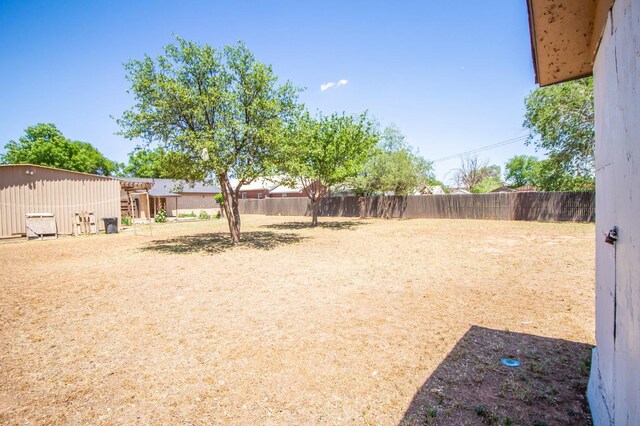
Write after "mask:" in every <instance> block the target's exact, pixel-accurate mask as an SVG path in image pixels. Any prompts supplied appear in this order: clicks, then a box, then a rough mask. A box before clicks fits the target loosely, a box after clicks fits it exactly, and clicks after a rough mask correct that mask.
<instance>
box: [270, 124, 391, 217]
mask: <svg viewBox="0 0 640 426" xmlns="http://www.w3.org/2000/svg"><path fill="white" fill-rule="evenodd" d="M378 138H379V136H378V132H377V130H376V127H375V125H374V123H373V122H372V121H371V120H370V119H369V118H368V117H367V114H366V113H363V114H360V115H358V116H355V115H346V114H336V113H334V114H331V115H323V114H318V115H317V116H316V117H312V116H311V115H310V114H309V113H308V112H304V113H302V114H300V116H299V117H298V120H297V121H296V122H295V124H294V125H293V126H291V128H290V129H289V136H288V138H287V144H286V150H285V151H284V153H283V157H282V162H281V170H282V171H283V172H284V174H285V176H286V177H285V178H284V182H285V183H288V184H291V185H296V184H299V185H301V186H302V187H303V188H305V191H306V193H307V195H308V197H309V199H310V200H311V203H312V210H313V216H312V221H311V223H312V225H313V226H315V225H317V223H318V215H317V213H318V212H317V208H318V202H319V200H320V199H321V198H323V197H325V196H326V195H327V193H328V190H329V189H330V188H331V187H333V186H335V185H337V184H340V183H344V182H346V181H347V180H348V179H350V178H354V177H355V176H357V175H358V173H360V171H361V170H362V168H363V166H364V164H365V162H366V161H367V160H368V159H369V157H370V155H371V150H372V148H373V146H374V145H375V144H376V142H377V141H378Z"/></svg>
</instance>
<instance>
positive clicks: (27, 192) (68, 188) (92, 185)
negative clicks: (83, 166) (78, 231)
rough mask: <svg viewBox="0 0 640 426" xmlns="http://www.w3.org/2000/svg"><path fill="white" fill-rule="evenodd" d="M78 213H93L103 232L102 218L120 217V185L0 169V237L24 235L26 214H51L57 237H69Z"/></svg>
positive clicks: (22, 168)
mask: <svg viewBox="0 0 640 426" xmlns="http://www.w3.org/2000/svg"><path fill="white" fill-rule="evenodd" d="M28 172H33V174H31V173H28ZM80 211H91V212H94V213H95V215H96V220H97V222H98V227H99V229H100V230H103V229H104V224H103V223H102V218H103V217H118V218H119V217H120V182H119V181H117V180H115V179H110V178H105V177H101V176H93V175H88V174H84V173H75V172H70V171H67V170H59V169H52V168H48V167H40V166H30V165H11V166H0V237H8V236H11V235H17V234H24V233H25V232H26V229H25V214H26V213H53V214H54V215H55V217H56V224H57V227H58V233H59V234H72V233H73V218H74V213H76V212H80Z"/></svg>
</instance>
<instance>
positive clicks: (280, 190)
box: [269, 184, 304, 194]
mask: <svg viewBox="0 0 640 426" xmlns="http://www.w3.org/2000/svg"><path fill="white" fill-rule="evenodd" d="M303 189H304V187H303V186H302V185H299V184H298V185H296V186H294V187H290V186H286V185H278V186H277V187H275V188H274V189H272V190H271V191H269V194H300V193H302V190H303Z"/></svg>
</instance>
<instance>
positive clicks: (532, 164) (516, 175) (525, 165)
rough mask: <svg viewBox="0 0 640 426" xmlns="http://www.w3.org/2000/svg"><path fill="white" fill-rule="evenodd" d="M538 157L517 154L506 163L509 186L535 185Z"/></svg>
mask: <svg viewBox="0 0 640 426" xmlns="http://www.w3.org/2000/svg"><path fill="white" fill-rule="evenodd" d="M538 163H539V161H538V159H537V158H536V157H534V156H533V155H516V156H514V157H512V158H510V159H509V160H508V161H507V163H506V164H505V170H504V178H505V180H506V182H507V184H508V185H509V186H511V187H512V188H518V187H520V186H524V185H533V183H534V180H536V176H535V175H536V171H537V167H538Z"/></svg>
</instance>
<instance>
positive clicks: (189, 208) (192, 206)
mask: <svg viewBox="0 0 640 426" xmlns="http://www.w3.org/2000/svg"><path fill="white" fill-rule="evenodd" d="M214 196H215V195H214V194H182V196H181V197H178V200H177V201H178V209H177V213H176V215H179V214H190V213H191V212H193V213H195V214H196V215H197V214H199V213H200V212H201V211H202V210H204V211H206V212H207V213H208V214H216V213H217V212H218V211H220V205H219V204H218V203H216V200H215V198H214Z"/></svg>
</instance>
